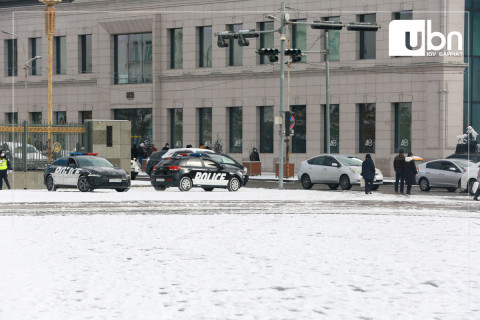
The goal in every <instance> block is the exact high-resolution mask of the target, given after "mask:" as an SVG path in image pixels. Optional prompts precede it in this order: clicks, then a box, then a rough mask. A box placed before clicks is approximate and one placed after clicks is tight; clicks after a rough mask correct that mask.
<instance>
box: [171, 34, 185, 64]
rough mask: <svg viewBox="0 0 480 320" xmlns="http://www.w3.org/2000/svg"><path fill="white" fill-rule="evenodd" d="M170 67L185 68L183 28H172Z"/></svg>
mask: <svg viewBox="0 0 480 320" xmlns="http://www.w3.org/2000/svg"><path fill="white" fill-rule="evenodd" d="M170 68H171V69H182V68H183V29H182V28H176V29H170Z"/></svg>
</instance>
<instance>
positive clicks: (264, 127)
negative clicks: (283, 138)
mask: <svg viewBox="0 0 480 320" xmlns="http://www.w3.org/2000/svg"><path fill="white" fill-rule="evenodd" d="M260 153H273V107H260Z"/></svg>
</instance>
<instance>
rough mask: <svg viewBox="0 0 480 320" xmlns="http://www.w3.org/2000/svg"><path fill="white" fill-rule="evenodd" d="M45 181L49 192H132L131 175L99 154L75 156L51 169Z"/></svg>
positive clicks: (62, 160) (64, 159)
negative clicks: (100, 190) (75, 189)
mask: <svg viewBox="0 0 480 320" xmlns="http://www.w3.org/2000/svg"><path fill="white" fill-rule="evenodd" d="M43 179H44V180H43V182H44V184H45V185H46V186H47V190H48V191H55V190H57V189H58V188H78V190H80V191H82V192H87V191H93V190H94V189H115V190H116V191H118V192H125V191H128V189H130V176H129V175H128V173H127V172H126V171H125V170H123V169H121V168H118V167H117V166H116V165H113V164H112V163H110V161H108V160H107V159H105V158H102V157H99V156H97V154H96V153H72V154H70V156H68V157H65V158H60V159H57V160H55V161H54V162H53V163H52V164H51V165H49V166H47V168H46V169H45V172H44V176H43Z"/></svg>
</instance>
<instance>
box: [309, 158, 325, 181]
mask: <svg viewBox="0 0 480 320" xmlns="http://www.w3.org/2000/svg"><path fill="white" fill-rule="evenodd" d="M324 163H325V156H318V157H315V158H312V159H310V160H309V161H308V162H307V170H306V172H307V173H308V175H309V176H310V179H311V180H312V183H320V182H321V181H322V170H323V169H324V167H323V164H324Z"/></svg>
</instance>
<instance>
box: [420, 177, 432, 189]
mask: <svg viewBox="0 0 480 320" xmlns="http://www.w3.org/2000/svg"><path fill="white" fill-rule="evenodd" d="M418 185H419V186H420V190H422V191H430V183H429V182H428V179H427V178H421V179H420V181H419V182H418Z"/></svg>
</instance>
